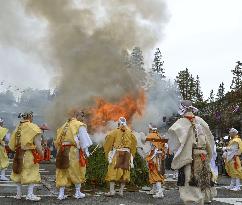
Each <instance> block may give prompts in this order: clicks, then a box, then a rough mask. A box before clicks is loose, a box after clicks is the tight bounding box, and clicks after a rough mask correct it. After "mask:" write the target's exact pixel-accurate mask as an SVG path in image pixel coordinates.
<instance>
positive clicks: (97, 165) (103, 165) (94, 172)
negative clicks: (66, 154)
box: [86, 145, 108, 186]
mask: <svg viewBox="0 0 242 205" xmlns="http://www.w3.org/2000/svg"><path fill="white" fill-rule="evenodd" d="M95 147H96V146H95V145H92V146H91V148H90V153H92V151H93V150H94V149H95ZM107 167H108V162H107V160H106V159H105V154H104V151H103V148H98V149H96V151H95V152H94V153H93V154H92V155H91V156H90V157H89V158H88V165H87V171H86V177H87V183H89V184H96V185H100V186H102V185H104V184H105V175H106V173H107Z"/></svg>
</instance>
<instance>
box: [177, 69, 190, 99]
mask: <svg viewBox="0 0 242 205" xmlns="http://www.w3.org/2000/svg"><path fill="white" fill-rule="evenodd" d="M189 78H190V73H189V71H188V69H187V68H186V69H185V70H182V71H180V72H179V73H178V75H177V76H176V83H177V85H178V88H179V90H180V93H181V96H182V98H183V99H188V91H189Z"/></svg>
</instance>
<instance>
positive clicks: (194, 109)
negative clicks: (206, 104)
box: [178, 103, 198, 115]
mask: <svg viewBox="0 0 242 205" xmlns="http://www.w3.org/2000/svg"><path fill="white" fill-rule="evenodd" d="M188 109H191V110H192V112H193V113H197V112H198V109H197V108H196V107H194V106H192V105H190V106H185V105H183V104H182V103H181V104H180V107H179V111H178V113H179V115H184V114H185V113H186V112H187V110H188Z"/></svg>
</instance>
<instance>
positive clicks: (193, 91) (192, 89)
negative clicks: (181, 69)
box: [188, 75, 196, 102]
mask: <svg viewBox="0 0 242 205" xmlns="http://www.w3.org/2000/svg"><path fill="white" fill-rule="evenodd" d="M188 82H189V90H188V99H189V100H191V101H193V102H195V100H196V84H195V80H194V77H193V76H192V75H190V76H189V81H188Z"/></svg>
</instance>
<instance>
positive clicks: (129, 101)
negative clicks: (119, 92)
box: [89, 90, 145, 130]
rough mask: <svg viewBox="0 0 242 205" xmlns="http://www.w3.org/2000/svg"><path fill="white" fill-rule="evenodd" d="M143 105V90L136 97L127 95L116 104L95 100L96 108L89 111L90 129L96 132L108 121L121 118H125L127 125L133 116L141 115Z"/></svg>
mask: <svg viewBox="0 0 242 205" xmlns="http://www.w3.org/2000/svg"><path fill="white" fill-rule="evenodd" d="M144 105H145V94H144V91H143V90H142V91H140V93H139V94H138V96H136V97H135V96H133V95H132V94H128V95H126V96H124V97H123V98H122V99H121V100H120V101H119V102H117V103H110V102H107V101H105V100H104V99H102V98H97V99H96V106H95V107H93V108H91V109H90V111H89V113H90V121H89V123H90V125H91V129H93V130H96V129H99V128H101V127H104V126H105V125H106V124H107V122H108V121H117V120H118V119H119V118H120V117H121V116H123V117H125V118H126V120H127V122H128V123H129V122H130V121H131V120H132V118H133V116H134V115H136V114H138V115H139V116H141V115H142V111H143V109H144Z"/></svg>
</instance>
